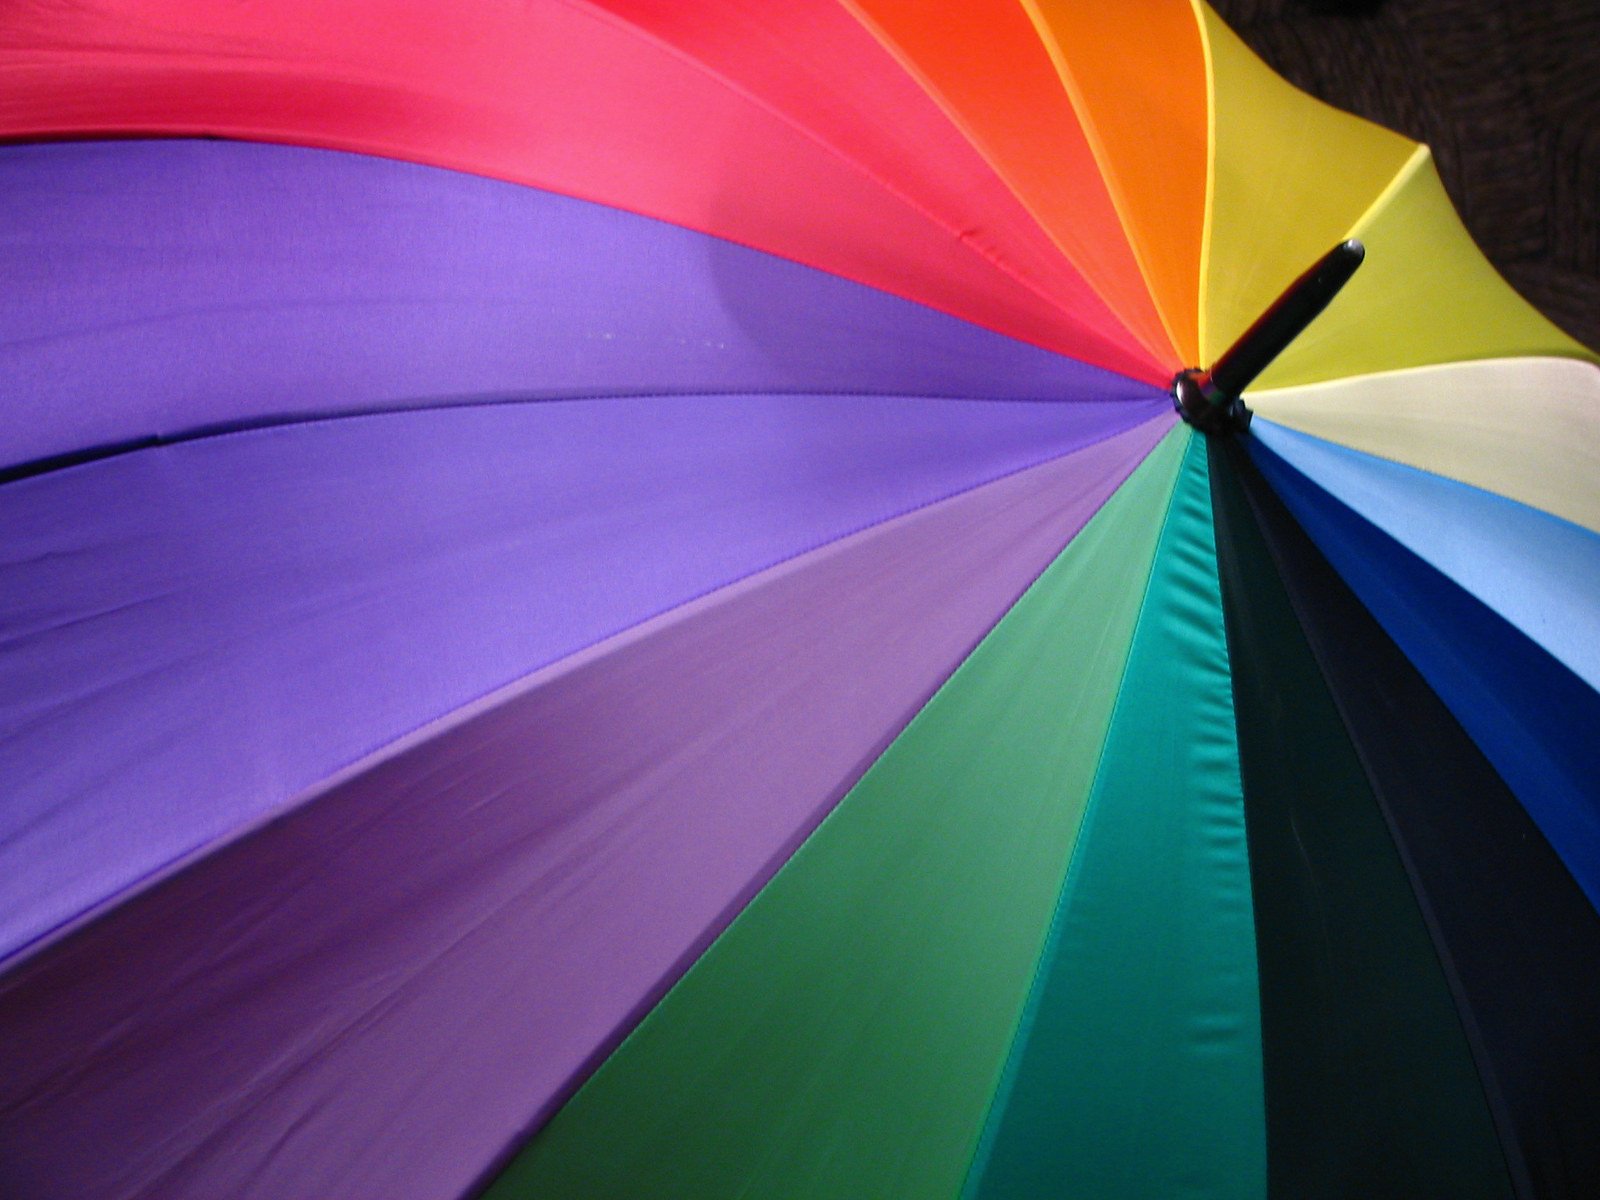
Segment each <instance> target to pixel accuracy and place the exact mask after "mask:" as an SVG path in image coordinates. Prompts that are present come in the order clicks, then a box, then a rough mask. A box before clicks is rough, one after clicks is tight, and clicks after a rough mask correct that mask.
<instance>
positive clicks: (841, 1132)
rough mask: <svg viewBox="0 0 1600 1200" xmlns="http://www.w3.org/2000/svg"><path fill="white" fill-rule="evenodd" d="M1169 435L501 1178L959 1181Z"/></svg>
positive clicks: (830, 1184)
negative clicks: (769, 881) (764, 887)
mask: <svg viewBox="0 0 1600 1200" xmlns="http://www.w3.org/2000/svg"><path fill="white" fill-rule="evenodd" d="M1186 438H1187V434H1186V433H1184V432H1177V433H1174V434H1172V435H1170V436H1169V437H1168V438H1167V439H1166V440H1165V441H1164V442H1163V443H1162V445H1161V446H1160V447H1159V448H1158V449H1157V450H1156V451H1155V452H1154V453H1153V454H1152V455H1151V457H1150V459H1148V460H1147V461H1146V462H1145V464H1144V465H1143V466H1141V468H1140V469H1139V470H1138V471H1136V472H1135V473H1134V474H1133V476H1131V477H1130V479H1129V480H1128V482H1127V483H1126V484H1124V485H1123V487H1122V488H1121V489H1120V490H1119V491H1118V492H1117V493H1116V494H1115V495H1114V496H1113V497H1112V498H1111V499H1110V500H1109V501H1108V502H1107V503H1106V505H1105V507H1104V508H1102V509H1101V510H1100V512H1099V513H1097V514H1096V516H1095V517H1094V519H1093V520H1091V521H1090V522H1089V524H1088V525H1087V526H1085V528H1084V530H1083V532H1082V533H1080V534H1079V535H1078V536H1077V537H1076V538H1075V539H1074V540H1073V541H1072V543H1071V544H1070V545H1069V546H1068V547H1067V548H1066V550H1065V551H1064V552H1063V553H1062V554H1061V556H1060V557H1059V558H1058V559H1057V560H1056V561H1055V562H1054V563H1052V564H1051V566H1050V567H1049V568H1048V569H1047V570H1046V571H1045V573H1044V574H1043V575H1042V576H1041V577H1040V578H1039V580H1038V582H1036V583H1035V584H1034V586H1033V587H1032V588H1031V589H1029V591H1028V592H1027V593H1026V594H1025V595H1024V596H1023V597H1022V599H1021V600H1019V601H1018V603H1017V605H1016V607H1014V608H1013V609H1012V610H1011V612H1010V613H1008V614H1007V615H1006V617H1005V619H1004V620H1002V621H1001V622H1000V624H999V625H997V626H996V627H995V629H994V630H993V631H992V632H991V633H990V635H989V637H988V638H986V639H985V640H984V641H983V643H982V644H981V645H980V646H979V647H978V648H977V649H976V650H975V651H974V652H973V654H972V655H971V657H969V658H968V659H967V660H966V661H965V662H964V663H963V664H962V665H961V667H960V668H959V669H958V670H957V671H956V673H955V674H954V675H953V676H951V678H950V680H949V682H947V683H946V684H945V686H944V687H943V688H942V689H941V690H940V691H939V692H938V693H937V694H936V695H935V696H934V697H933V699H932V700H931V701H929V703H928V705H927V707H926V708H924V709H923V710H922V711H921V712H920V713H919V714H918V715H917V717H916V719H915V720H913V721H912V723H911V724H910V725H909V726H908V727H907V729H906V730H905V732H904V733H902V734H901V735H900V737H899V738H897V739H896V740H895V741H894V742H893V743H892V744H891V745H890V746H889V748H888V749H887V750H886V751H885V752H884V754H883V756H882V757H881V758H880V759H878V761H877V762H876V763H874V764H873V766H872V768H871V770H869V771H868V772H867V774H866V775H865V776H864V777H863V778H862V780H861V782H860V783H859V784H857V786H856V787H855V788H854V789H852V791H851V792H850V794H849V795H848V796H846V797H845V799H844V800H843V801H841V802H840V804H839V806H838V807H837V808H836V809H835V810H834V812H833V813H832V814H831V815H830V817H829V818H828V820H826V821H824V822H823V823H822V825H821V826H819V828H818V829H817V832H816V833H815V834H813V835H812V837H811V838H810V840H808V841H807V842H806V844H805V845H804V846H802V847H801V848H800V850H799V851H798V852H797V853H796V854H795V856H794V858H793V859H791V860H790V862H789V864H788V865H787V866H786V867H785V868H784V869H783V870H782V871H780V872H779V873H778V874H777V875H776V876H775V877H774V878H773V881H772V882H771V883H770V884H768V886H767V887H766V889H764V890H763V891H762V892H761V893H760V894H759V895H758V896H757V897H756V898H755V899H754V900H753V901H752V902H751V903H750V905H749V907H747V908H746V909H745V910H744V912H743V913H741V914H740V916H739V918H738V919H737V920H736V921H735V922H734V923H733V924H732V925H730V926H729V928H728V930H727V932H725V933H724V934H723V936H722V937H721V938H720V939H719V940H718V941H717V942H716V943H714V944H713V945H712V947H711V948H710V949H709V950H708V951H707V952H706V954H705V955H704V956H703V957H702V958H701V959H700V960H699V961H698V962H696V963H695V965H694V967H693V968H691V969H690V971H689V972H688V973H687V974H686V975H685V976H684V977H683V979H682V980H681V981H680V982H679V984H678V986H677V987H676V988H674V989H673V990H672V991H671V992H670V993H668V995H667V997H666V998H665V999H664V1000H663V1001H662V1002H661V1004H660V1005H659V1006H657V1008H656V1009H655V1010H654V1011H652V1012H651V1013H650V1015H649V1016H648V1017H646V1018H645V1020H644V1021H643V1022H642V1023H641V1024H640V1026H639V1028H638V1029H637V1030H635V1031H634V1033H633V1035H632V1036H631V1037H630V1038H629V1039H628V1040H627V1041H626V1042H624V1043H623V1045H622V1046H621V1048H620V1049H619V1050H618V1051H617V1053H616V1054H614V1055H613V1056H612V1057H611V1058H610V1059H608V1060H607V1061H606V1063H605V1064H604V1065H603V1066H602V1067H601V1068H600V1070H599V1071H598V1072H596V1074H595V1075H594V1077H593V1078H592V1079H591V1080H590V1081H589V1082H588V1084H586V1085H585V1087H584V1088H583V1089H582V1090H581V1091H579V1092H578V1094H577V1095H576V1096H575V1097H574V1098H573V1099H572V1101H571V1102H570V1103H568V1105H567V1106H566V1107H565V1108H563V1109H562V1110H561V1111H560V1112H559V1113H557V1114H556V1116H555V1118H554V1119H553V1120H552V1121H551V1123H550V1124H549V1125H548V1126H546V1127H545V1128H544V1130H542V1131H541V1132H540V1133H539V1134H537V1135H536V1136H535V1138H534V1139H533V1141H532V1142H531V1143H530V1145H529V1146H528V1148H527V1149H526V1150H525V1151H524V1152H523V1153H522V1155H520V1156H519V1157H518V1158H517V1159H516V1160H515V1161H514V1162H513V1163H512V1164H511V1166H510V1167H509V1168H508V1170H507V1171H506V1173H505V1174H504V1175H502V1176H501V1178H500V1179H499V1180H497V1181H496V1183H495V1185H494V1186H493V1187H492V1188H490V1190H489V1191H488V1193H487V1195H488V1196H489V1197H492V1198H494V1200H505V1198H507V1197H514V1196H534V1195H537V1196H585V1197H605V1196H638V1195H654V1196H685V1197H687V1196H696V1197H714V1196H734V1195H768V1196H805V1197H822V1196H831V1195H836V1196H841V1197H842V1196H861V1195H879V1196H888V1195H909V1196H924V1195H952V1194H954V1193H955V1192H956V1191H957V1190H959V1188H960V1185H961V1179H962V1176H963V1174H964V1173H965V1171H966V1169H967V1164H968V1160H969V1158H970V1156H971V1151H972V1147H973V1146H974V1144H975V1143H976V1141H977V1137H978V1131H979V1129H980V1127H981V1125H982V1122H983V1116H984V1112H985V1110H986V1108H987V1106H988V1102H989V1096H990V1093H991V1091H992V1089H993V1087H994V1084H995V1081H996V1078H997V1077H998V1075H999V1072H1000V1068H1001V1064H1002V1063H1003V1061H1004V1058H1005V1054H1006V1046H1007V1043H1008V1042H1009V1040H1010V1037H1011V1032H1012V1030H1013V1028H1014V1026H1015V1023H1016V1020H1017V1015H1018V1012H1019V1011H1020V1009H1021V1006H1022V1003H1023V1000H1024V997H1025V996H1026V994H1027V989H1028V983H1029V979H1030V976H1031V974H1032V971H1033V964H1034V961H1035V959H1036V958H1037V956H1038V953H1039V949H1040V945H1041V943H1042V942H1043V940H1044V936H1045V931H1046V929H1047V927H1048V924H1049V914H1050V909H1051V906H1052V904H1053V902H1054V896H1055V893H1056V890H1057V889H1058V888H1059V886H1060V882H1061V875H1062V872H1063V871H1064V870H1065V867H1066V860H1067V856H1068V855H1069V854H1070V852H1071V845H1072V840H1073V837H1074V831H1075V828H1076V825H1077V821H1078V818H1079V816H1080V814H1081V812H1082V807H1083V803H1084V800H1085V799H1086V798H1087V795H1088V791H1089V786H1090V783H1091V782H1092V779H1093V773H1094V767H1095V762H1096V760H1097V758H1098V756H1099V750H1100V741H1101V737H1102V735H1103V732H1104V730H1105V727H1106V724H1107V722H1108V721H1109V720H1110V716H1111V708H1112V704H1113V701H1114V699H1115V694H1116V687H1117V681H1118V678H1119V677H1120V675H1121V672H1122V667H1123V662H1124V660H1125V657H1126V655H1127V649H1128V643H1129V639H1130V638H1131V637H1132V633H1133V626H1134V621H1135V616H1136V612H1137V608H1138V603H1139V596H1140V594H1141V593H1142V591H1143V588H1144V580H1145V576H1146V574H1147V572H1148V570H1149V563H1150V560H1151V555H1152V554H1153V553H1154V551H1155V544H1156V536H1157V533H1158V531H1159V527H1160V520H1161V513H1162V512H1163V511H1164V509H1165V508H1166V506H1167V501H1168V498H1169V496H1170V494H1171V490H1172V486H1173V481H1174V476H1175V472H1176V470H1177V468H1178V466H1179V464H1180V459H1181V457H1182V453H1183V443H1184V441H1185V440H1186Z"/></svg>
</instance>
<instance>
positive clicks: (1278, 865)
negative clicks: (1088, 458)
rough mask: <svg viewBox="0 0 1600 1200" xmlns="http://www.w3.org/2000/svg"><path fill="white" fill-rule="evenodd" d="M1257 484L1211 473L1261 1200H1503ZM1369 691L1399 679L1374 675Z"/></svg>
mask: <svg viewBox="0 0 1600 1200" xmlns="http://www.w3.org/2000/svg"><path fill="white" fill-rule="evenodd" d="M1250 470H1253V468H1251V467H1250V466H1249V465H1248V463H1247V462H1246V461H1245V460H1244V458H1243V452H1242V451H1241V450H1240V448H1239V447H1238V446H1233V445H1230V446H1226V447H1224V449H1223V452H1222V453H1220V454H1217V455H1214V456H1213V457H1212V460H1211V488H1212V497H1213V503H1214V509H1215V512H1216V520H1217V556H1218V561H1219V565H1220V571H1221V578H1222V598H1223V610H1224V613H1225V614H1226V617H1227V627H1228V656H1229V662H1230V664H1231V667H1232V678H1233V695H1234V710H1235V713H1236V715H1237V719H1238V728H1239V759H1240V765H1241V770H1242V776H1243V782H1244V803H1245V814H1246V824H1247V827H1248V830H1249V843H1250V880H1251V897H1252V899H1253V901H1254V910H1255V924H1256V947H1257V960H1258V963H1259V974H1260V979H1261V1027H1262V1057H1263V1060H1264V1067H1265V1081H1266V1122H1267V1126H1266V1128H1267V1176H1268V1188H1267V1192H1268V1194H1269V1195H1271V1196H1274V1197H1285V1198H1287V1197H1306V1198H1307V1200H1315V1198H1326V1200H1337V1198H1341V1197H1348V1196H1371V1197H1393V1198H1394V1200H1411V1198H1413V1197H1417V1196H1457V1197H1462V1198H1463V1200H1465V1198H1466V1197H1485V1198H1489V1197H1509V1196H1510V1195H1511V1181H1510V1178H1509V1176H1508V1175H1507V1173H1506V1166H1505V1158H1504V1155H1503V1154H1502V1153H1501V1150H1500V1144H1499V1141H1498V1139H1497V1137H1496V1133H1495V1127H1494V1123H1493V1120H1492V1118H1491V1117H1490V1113H1489V1108H1488V1104H1487V1101H1486V1099H1485V1096H1484V1090H1483V1085H1482V1083H1481V1081H1480V1080H1479V1078H1478V1073H1477V1068H1476V1065H1475V1064H1474V1061H1473V1057H1472V1050H1471V1047H1470V1045H1469V1044H1468V1041H1467V1038H1466V1033H1465V1031H1464V1030H1463V1028H1462V1023H1461V1018H1460V1016H1459V1015H1458V1014H1457V1012H1456V1008H1455V1002H1454V997H1453V996H1452V994H1451V991H1450V987H1449V982H1448V980H1447V978H1446V976H1445V973H1444V971H1443V969H1442V967H1441V965H1440V962H1439V958H1438V955H1437V954H1436V952H1435V950H1434V945H1433V941H1432V938H1431V935H1430V932H1429V929H1428V927H1427V924H1426V923H1425V922H1424V920H1423V917H1422V912H1421V909H1420V908H1419V907H1418V903H1417V897H1416V895H1415V894H1414V893H1413V891H1412V888H1411V881H1410V878H1409V877H1408V875H1407V873H1406V870H1405V866H1404V863H1403V861H1402V859H1401V857H1400V854H1399V852H1398V851H1397V850H1396V848H1395V844H1394V841H1393V839H1392V838H1391V836H1390V832H1389V827H1388V824H1387V823H1386V821H1385V818H1384V814H1383V810H1382V809H1381V808H1380V807H1379V804H1378V800H1377V797H1376V796H1375V795H1374V793H1373V788H1372V784H1371V783H1370V782H1369V781H1368V779H1367V777H1366V774H1365V772H1364V770H1363V767H1362V762H1361V759H1360V757H1359V756H1358V755H1357V753H1356V749H1355V747H1354V746H1353V745H1352V743H1351V740H1350V735H1349V734H1348V733H1347V732H1346V730H1345V727H1344V724H1343V721H1342V719H1341V718H1340V715H1339V710H1338V708H1337V707H1336V706H1335V704H1334V701H1333V698H1332V696H1331V695H1330V693H1329V691H1328V685H1327V683H1326V681H1325V680H1324V679H1323V677H1322V674H1321V671H1320V670H1319V668H1318V666H1317V661H1316V659H1315V657H1314V656H1313V655H1312V652H1311V649H1310V647H1309V646H1308V645H1307V643H1306V639H1305V634H1304V633H1303V632H1302V630H1301V628H1300V625H1299V623H1298V621H1297V620H1296V617H1295V614H1294V610H1293V608H1292V607H1291V604H1290V600H1289V595H1288V593H1287V592H1286V591H1285V590H1284V585H1283V582H1282V581H1281V580H1280V579H1279V577H1278V574H1277V569H1276V567H1275V566H1274V564H1273V560H1272V558H1271V556H1270V553H1269V551H1268V548H1267V544H1266V541H1265V540H1264V538H1263V536H1262V534H1261V531H1260V530H1259V529H1258V528H1257V527H1256V524H1255V518H1254V517H1253V516H1252V514H1251V511H1250V508H1249V505H1248V501H1247V499H1246V497H1245V494H1244V491H1243V484H1242V483H1241V481H1240V478H1239V472H1241V471H1250ZM1374 686H1376V687H1378V688H1387V687H1389V686H1391V685H1390V681H1389V680H1388V678H1387V676H1382V675H1380V676H1375V684H1374ZM1501 790H1502V791H1503V788H1502V789H1501ZM1508 799H1509V797H1508ZM1311 931H1315V932H1314V933H1313V932H1311ZM1357 1148H1359V1149H1357Z"/></svg>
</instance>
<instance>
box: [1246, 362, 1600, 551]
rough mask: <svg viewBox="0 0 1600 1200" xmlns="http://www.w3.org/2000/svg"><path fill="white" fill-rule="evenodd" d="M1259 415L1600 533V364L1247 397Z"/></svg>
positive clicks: (1370, 380)
mask: <svg viewBox="0 0 1600 1200" xmlns="http://www.w3.org/2000/svg"><path fill="white" fill-rule="evenodd" d="M1250 405H1251V407H1252V408H1254V409H1255V411H1256V413H1257V414H1258V415H1260V416H1263V417H1267V418H1269V419H1271V420H1273V421H1276V422H1278V424H1280V425H1287V426H1288V427H1289V428H1291V429H1298V430H1300V431H1301V432H1302V433H1310V434H1314V435H1316V436H1317V437H1320V438H1325V439H1327V440H1328V441H1332V442H1338V443H1340V444H1342V445H1345V446H1349V447H1351V448H1353V449H1356V450H1362V451H1365V452H1366V453H1368V454H1375V455H1377V456H1379V457H1380V458H1387V459H1389V460H1391V461H1393V462H1400V463H1405V464H1406V465H1407V466H1412V467H1419V468H1421V469H1422V470H1424V471H1431V472H1433V473H1434V474H1435V475H1445V476H1448V477H1449V478H1451V479H1459V480H1460V481H1461V482H1462V483H1467V484H1471V485H1472V486H1473V487H1478V488H1483V489H1484V490H1486V491H1491V492H1498V493H1500V494H1501V495H1502V496H1509V497H1510V498H1511V499H1513V500H1518V501H1520V502H1522V503H1523V504H1527V505H1531V506H1532V507H1534V508H1542V509H1543V510H1544V511H1545V512H1548V513H1554V514H1555V515H1556V516H1558V517H1562V518H1564V519H1566V520H1568V521H1571V522H1573V523H1574V524H1577V525H1582V526H1584V527H1586V528H1588V529H1593V530H1595V531H1597V532H1600V485H1597V482H1596V481H1600V367H1597V366H1595V365H1594V364H1593V363H1587V362H1579V361H1577V360H1576V359H1571V358H1500V359H1488V360H1484V361H1481V362H1458V363H1445V364H1442V365H1438V366H1428V367H1412V368H1410V369H1408V370H1403V371H1388V372H1385V373H1383V374H1380V375H1357V376H1353V377H1352V378H1349V379H1337V380H1333V381H1331V382H1328V383H1314V384H1309V385H1307V386H1304V387H1294V388H1283V389H1280V390H1274V391H1266V392H1252V393H1251V396H1250Z"/></svg>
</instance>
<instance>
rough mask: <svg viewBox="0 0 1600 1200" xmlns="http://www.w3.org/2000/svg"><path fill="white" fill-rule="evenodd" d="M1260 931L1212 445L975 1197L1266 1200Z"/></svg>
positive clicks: (1174, 522) (1168, 563)
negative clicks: (1216, 525)
mask: <svg viewBox="0 0 1600 1200" xmlns="http://www.w3.org/2000/svg"><path fill="white" fill-rule="evenodd" d="M1261 1071H1262V1063H1261V1022H1260V1010H1259V1003H1258V1000H1257V977H1256V945H1255V929H1254V921H1253V916H1252V912H1251V894H1250V863H1249V857H1248V853H1247V849H1246V838H1245V822H1244V802H1243V797H1242V793H1241V789H1240V782H1239V751H1238V743H1237V738H1236V734H1235V728H1234V715H1233V695H1232V690H1231V686H1230V681H1229V665H1228V651H1227V642H1226V637H1225V634H1224V629H1223V619H1222V606H1221V595H1220V589H1219V585H1218V580H1217V562H1216V545H1215V540H1214V537H1213V532H1212V524H1211V500H1210V490H1209V482H1208V479H1207V467H1206V445H1205V442H1204V441H1203V439H1200V438H1195V439H1193V440H1192V442H1191V443H1190V446H1189V450H1188V453H1187V455H1186V456H1185V458H1184V464H1183V470H1182V473H1181V475H1180V478H1179V483H1178V487H1177V490H1176V492H1175V493H1174V496H1173V503H1172V507H1171V509H1170V510H1169V512H1168V514H1167V519H1166V522H1165V525H1164V527H1163V529H1162V534H1161V542H1160V546H1159V549H1158V550H1157V553H1156V565H1155V567H1154V569H1153V571H1152V573H1151V576H1150V581H1149V586H1148V589H1147V591H1146V593H1145V598H1144V605H1143V608H1142V610H1141V612H1140V616H1139V624H1138V627H1137V629H1136V630H1135V632H1134V639H1133V646H1132V648H1131V650H1130V652H1129V656H1128V663H1127V669H1126V673H1125V675H1124V677H1123V681H1122V686H1121V690H1120V693H1119V695H1118V698H1117V704H1116V709H1115V712H1114V714H1113V717H1112V722H1111V727H1110V730H1109V732H1108V735H1107V739H1106V745H1105V751H1104V754H1103V756H1102V758H1101V761H1100V764H1099V769H1098V771H1097V774H1096V777H1095V783H1094V788H1093V791H1092V792H1091V795H1090V799H1089V808H1088V811H1087V814H1086V816H1085V818H1084V821H1083V825H1082V831H1081V833H1080V835H1079V840H1078V845H1077V848H1076V851H1075V853H1074V856H1073V859H1072V865H1071V868H1070V870H1069V872H1068V875H1067V879H1066V882H1065V885H1064V887H1063V889H1062V893H1061V897H1060V900H1059V904H1058V908H1057V912H1056V915H1055V920H1054V924H1053V926H1052V929H1051V933H1050V938H1049V941H1048V943H1047V945H1046V948H1045V953H1044V955H1043V957H1042V959H1041V962H1040V969H1039V975H1038V978H1037V981H1036V983H1035V985H1034V989H1033V993H1032V995H1031V996H1030V998H1029V1002H1028V1007H1027V1010H1026V1012H1025V1015H1024V1019H1023V1022H1022V1025H1021V1027H1020V1028H1019V1031H1018V1036H1017V1039H1016V1041H1015V1043H1014V1045H1013V1048H1012V1055H1011V1059H1010V1061H1009V1063H1008V1065H1007V1069H1006V1078H1005V1082H1004V1085H1003V1087H1002V1089H1001V1090H1000V1093H999V1095H998V1096H997V1099H996V1103H995V1107H994V1109H993V1111H992V1112H991V1114H990V1120H989V1124H988V1126H987V1128H986V1130H985V1134H984V1139H983V1142H982V1144H981V1146H980V1149H979V1153H978V1155H977V1157H976V1159H975V1161H974V1163H973V1169H972V1171H971V1173H970V1175H969V1177H968V1181H967V1195H968V1196H969V1197H972V1198H975V1200H989V1198H991V1197H1022V1196H1027V1197H1034V1196H1063V1197H1079V1196H1081V1197H1092V1198H1094V1200H1136V1198H1144V1197H1148V1198H1149V1200H1177V1198H1183V1197H1216V1198H1217V1200H1247V1198H1250V1197H1259V1196H1263V1195H1265V1191H1266V1137H1265V1114H1264V1100H1263V1096H1262V1075H1261Z"/></svg>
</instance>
